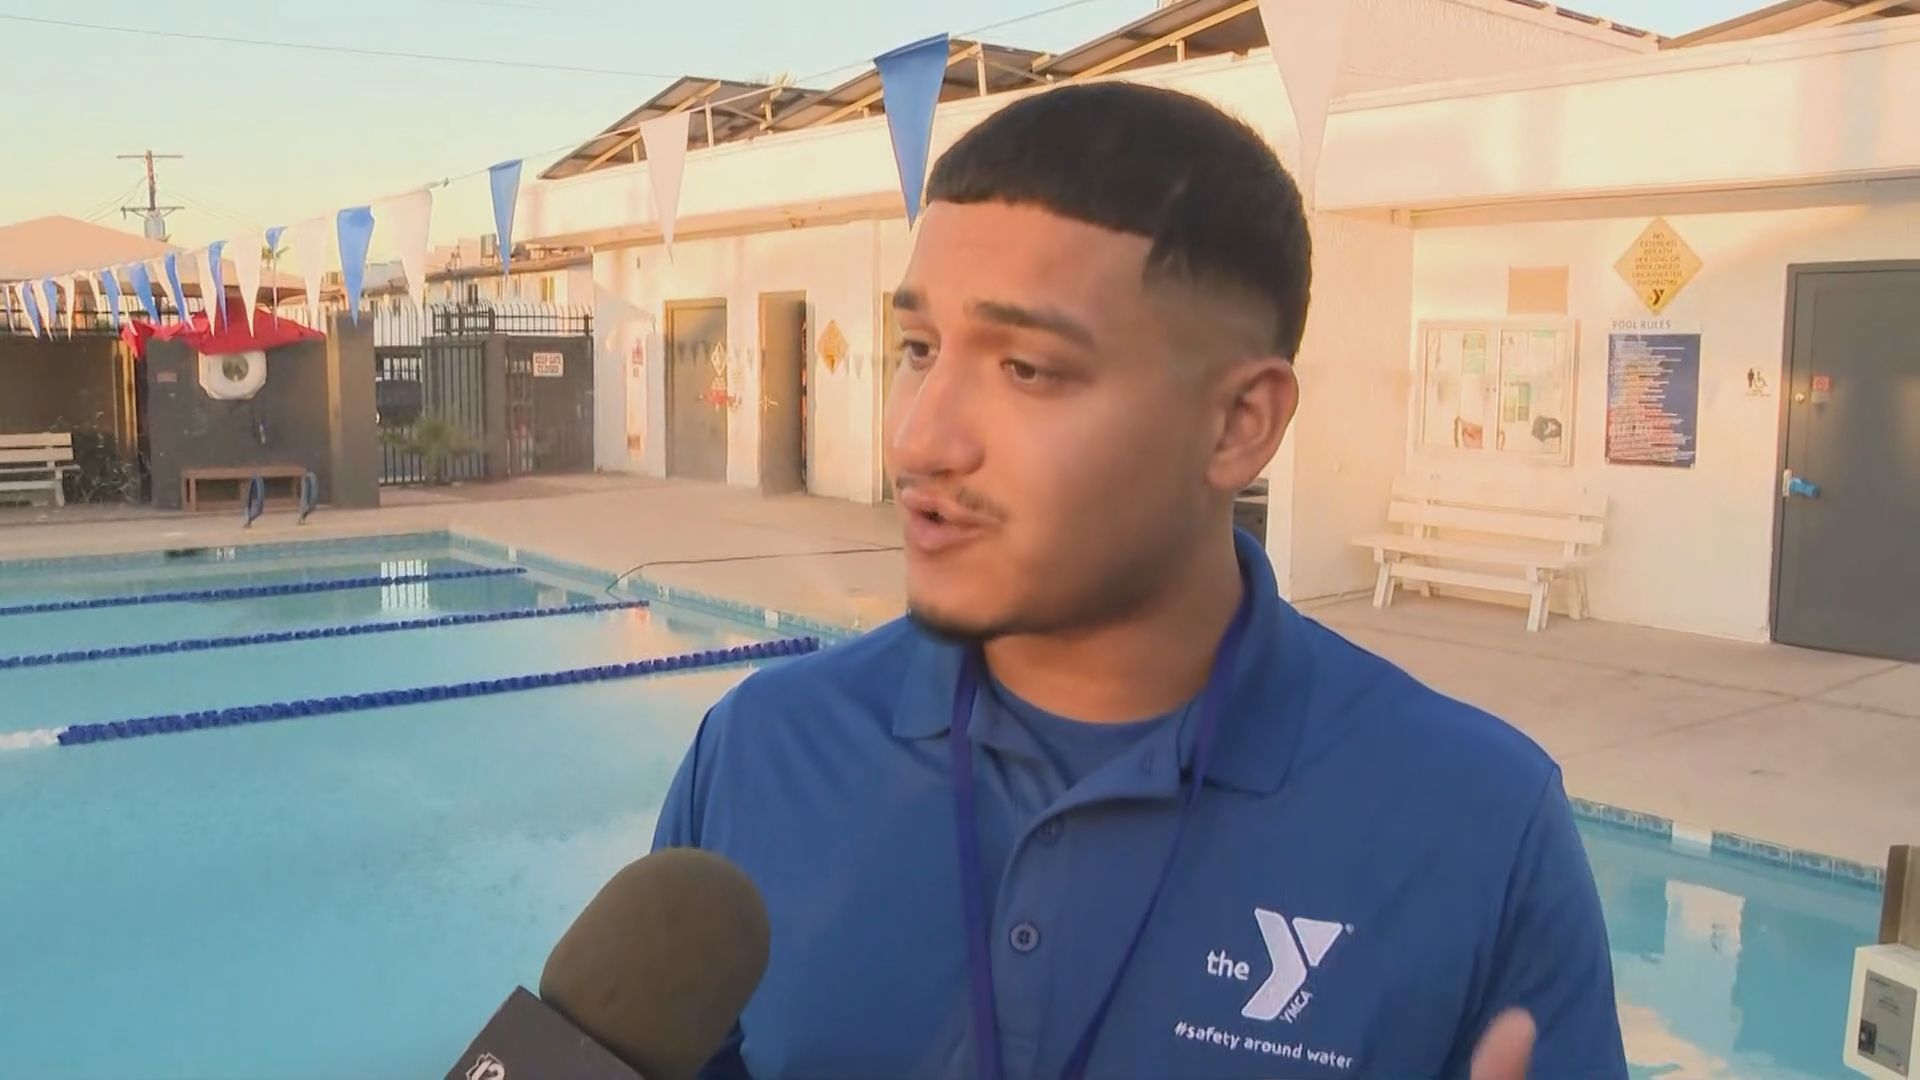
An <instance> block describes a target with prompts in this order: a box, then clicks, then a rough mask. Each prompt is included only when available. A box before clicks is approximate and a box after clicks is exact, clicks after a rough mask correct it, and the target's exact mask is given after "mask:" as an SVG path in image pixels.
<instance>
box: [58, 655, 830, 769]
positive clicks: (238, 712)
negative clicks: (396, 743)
mask: <svg viewBox="0 0 1920 1080" xmlns="http://www.w3.org/2000/svg"><path fill="white" fill-rule="evenodd" d="M819 648H820V639H819V638H815V637H797V638H780V639H778V640H775V641H763V642H759V643H757V644H753V645H738V646H735V647H734V648H731V649H709V650H705V651H703V652H691V653H682V654H680V655H678V656H661V657H655V658H653V659H651V660H635V661H632V662H630V663H625V664H607V665H605V666H603V667H591V668H573V669H570V670H567V671H555V672H549V673H547V674H544V675H520V676H516V677H514V678H510V679H492V680H488V681H483V682H464V683H451V684H448V685H445V686H422V687H416V688H413V689H410V690H381V691H377V692H374V693H370V694H345V695H342V696H340V697H330V698H313V699H309V700H306V701H280V702H274V703H272V704H268V705H241V706H237V707H234V708H230V709H209V710H207V711H204V712H195V713H173V714H169V715H165V716H147V717H141V718H139V719H137V720H115V721H113V722H112V723H106V724H74V725H73V726H72V727H68V728H65V729H64V730H62V731H61V732H60V733H59V743H60V745H61V746H78V745H81V744H84V743H94V742H110V741H112V740H115V739H136V738H140V737H142V736H146V735H171V734H175V733H177V732H182V731H200V730H203V729H206V728H222V727H238V726H241V725H245V724H262V723H267V722H269V721H273V720H290V719H293V718H294V717H301V716H331V715H334V714H336V713H349V712H363V711H365V710H368V709H388V708H393V707H395V706H399V705H418V704H421V703H424V702H430V701H456V700H459V699H461V698H473V697H488V696H491V695H493V694H512V693H517V692H519V691H522V690H544V689H546V688H548V687H554V686H577V685H580V684H583V683H597V682H606V681H608V680H610V679H630V678H633V677H635V676H638V675H658V674H664V673H666V672H669V671H687V670H691V669H693V668H703V667H715V666H717V665H720V664H737V663H741V662H743V661H747V660H764V659H768V658H771V657H776V656H798V655H800V654H803V653H810V652H816V651H818V650H819Z"/></svg>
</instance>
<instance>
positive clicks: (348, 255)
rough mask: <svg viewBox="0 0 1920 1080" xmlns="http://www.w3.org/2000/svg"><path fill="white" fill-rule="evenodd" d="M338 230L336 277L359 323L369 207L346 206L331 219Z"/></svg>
mask: <svg viewBox="0 0 1920 1080" xmlns="http://www.w3.org/2000/svg"><path fill="white" fill-rule="evenodd" d="M335 220H336V221H337V222H338V223H339V229H340V280H341V282H343V283H344V284H345V285H346V287H347V311H348V312H350V313H351V314H352V315H353V321H354V322H355V323H356V324H358V323H359V322H360V286H361V285H362V284H363V283H364V282H365V279H366V276H367V248H368V246H369V245H371V244H372V243H373V208H372V207H370V206H349V207H347V208H346V209H345V210H342V211H340V213H339V215H338V217H337V218H336V219H335Z"/></svg>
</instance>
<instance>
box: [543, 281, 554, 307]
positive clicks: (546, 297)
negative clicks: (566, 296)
mask: <svg viewBox="0 0 1920 1080" xmlns="http://www.w3.org/2000/svg"><path fill="white" fill-rule="evenodd" d="M553 284H554V282H553V275H552V274H546V275H544V276H542V277H541V278H540V302H541V303H543V304H551V303H553Z"/></svg>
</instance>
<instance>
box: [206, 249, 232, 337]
mask: <svg viewBox="0 0 1920 1080" xmlns="http://www.w3.org/2000/svg"><path fill="white" fill-rule="evenodd" d="M226 246H227V242H226V241H225V240H215V241H214V242H213V243H211V244H208V245H207V281H208V282H210V283H211V284H210V286H209V289H210V290H211V292H212V294H213V295H211V296H204V297H201V299H202V300H203V301H205V303H206V305H207V329H209V330H217V329H219V324H220V323H221V322H223V321H225V320H226V317H227V270H226V267H224V266H221V265H220V252H221V251H223V250H225V248H226ZM202 291H208V290H202Z"/></svg>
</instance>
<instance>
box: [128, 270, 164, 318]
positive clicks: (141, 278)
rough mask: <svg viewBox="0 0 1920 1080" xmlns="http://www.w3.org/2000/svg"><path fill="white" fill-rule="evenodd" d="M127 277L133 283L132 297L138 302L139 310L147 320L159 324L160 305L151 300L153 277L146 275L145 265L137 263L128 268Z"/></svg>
mask: <svg viewBox="0 0 1920 1080" xmlns="http://www.w3.org/2000/svg"><path fill="white" fill-rule="evenodd" d="M127 277H128V278H130V279H132V281H133V296H134V299H136V300H138V301H140V310H141V311H143V312H145V313H146V316H147V318H148V319H151V320H152V321H154V322H159V321H160V305H159V304H157V303H155V302H154V299H153V275H151V274H149V273H147V264H146V263H143V262H137V263H133V264H132V265H130V266H128V267H127Z"/></svg>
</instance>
